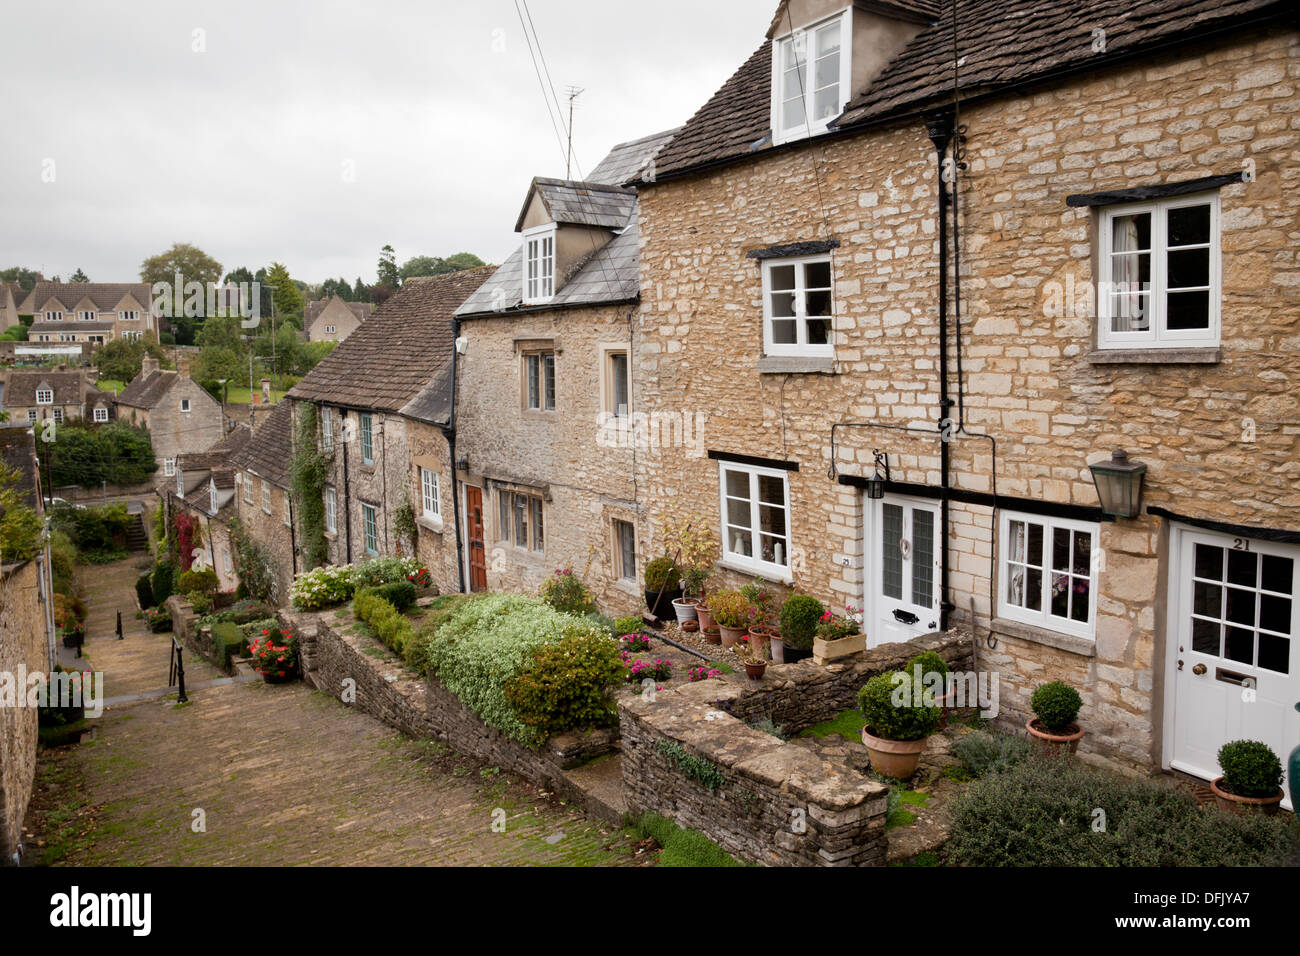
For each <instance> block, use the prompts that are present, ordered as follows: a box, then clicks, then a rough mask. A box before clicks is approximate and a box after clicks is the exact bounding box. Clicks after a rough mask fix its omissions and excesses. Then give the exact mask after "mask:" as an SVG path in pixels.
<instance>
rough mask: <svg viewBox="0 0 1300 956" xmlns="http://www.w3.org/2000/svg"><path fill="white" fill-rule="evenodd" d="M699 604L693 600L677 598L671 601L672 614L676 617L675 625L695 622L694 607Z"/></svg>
mask: <svg viewBox="0 0 1300 956" xmlns="http://www.w3.org/2000/svg"><path fill="white" fill-rule="evenodd" d="M698 603H699V602H698V601H696V600H695V598H677V599H676V600H675V601H673V613H674V614H676V615H677V623H678V624H685V623H686V622H687V621H694V620H696V610H695V608H696V605H697V604H698Z"/></svg>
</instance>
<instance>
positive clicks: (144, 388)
mask: <svg viewBox="0 0 1300 956" xmlns="http://www.w3.org/2000/svg"><path fill="white" fill-rule="evenodd" d="M178 378H179V373H177V372H173V371H168V370H165V369H164V370H161V371H157V372H150V373H149V374H147V375H146V374H145V373H144V372H143V371H142V372H141V373H140V374H139V375H137V376H136V377H135V378H133V379H131V383H130V384H129V385H127V387H126V388H124V389H122V392H121V394H120V395H118V396H117V403H118V404H119V405H130V406H131V407H132V408H153V407H154V406H155V405H157V404H158V403H159V402H160V401H162V397H163V396H164V395H166V394H167V390H168V389H170V388H171V387H172V385H173V384H175V383H176V381H177V379H178Z"/></svg>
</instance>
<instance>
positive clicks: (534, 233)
mask: <svg viewBox="0 0 1300 956" xmlns="http://www.w3.org/2000/svg"><path fill="white" fill-rule="evenodd" d="M556 233H557V230H556V227H555V223H553V222H552V223H547V224H546V225H544V226H534V227H533V228H532V229H525V230H524V257H523V263H522V269H521V272H522V276H521V279H522V282H523V298H524V305H544V304H546V303H547V302H550V301H551V300H552V299H554V298H555V240H556ZM548 242H549V244H550V253H549V255H548V254H547V243H548ZM534 263H536V271H535V272H533V267H534ZM530 273H532V274H530Z"/></svg>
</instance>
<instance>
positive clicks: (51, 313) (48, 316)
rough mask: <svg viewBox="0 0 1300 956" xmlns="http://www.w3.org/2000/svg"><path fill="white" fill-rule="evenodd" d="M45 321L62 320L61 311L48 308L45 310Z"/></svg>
mask: <svg viewBox="0 0 1300 956" xmlns="http://www.w3.org/2000/svg"><path fill="white" fill-rule="evenodd" d="M45 321H46V322H62V321H63V313H62V312H60V311H59V310H58V309H49V310H47V311H46V313H45Z"/></svg>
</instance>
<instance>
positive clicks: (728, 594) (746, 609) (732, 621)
mask: <svg viewBox="0 0 1300 956" xmlns="http://www.w3.org/2000/svg"><path fill="white" fill-rule="evenodd" d="M709 610H710V611H712V612H713V619H714V620H715V621H717V622H718V624H719V626H721V627H731V628H742V629H743V628H748V627H752V626H753V625H755V624H758V623H760V621H759V617H758V608H756V607H755V606H754V604H753V602H751V601H750V600H749V598H747V597H745V595H743V594H741V593H740V592H739V591H729V590H722V591H714V592H713V593H712V594H711V595H709Z"/></svg>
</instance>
